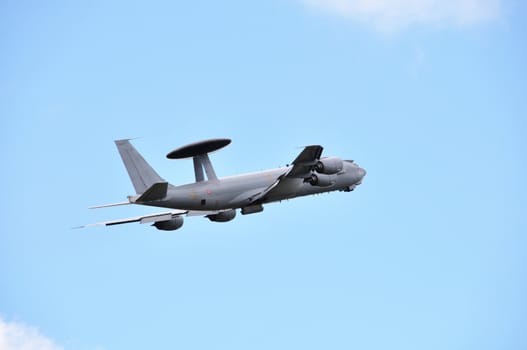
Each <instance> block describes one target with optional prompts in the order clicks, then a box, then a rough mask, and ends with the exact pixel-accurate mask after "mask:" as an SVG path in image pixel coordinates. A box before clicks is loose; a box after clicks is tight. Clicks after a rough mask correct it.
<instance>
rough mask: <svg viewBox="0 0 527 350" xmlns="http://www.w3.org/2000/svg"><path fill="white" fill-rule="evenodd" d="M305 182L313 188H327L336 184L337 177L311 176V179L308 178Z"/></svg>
mask: <svg viewBox="0 0 527 350" xmlns="http://www.w3.org/2000/svg"><path fill="white" fill-rule="evenodd" d="M306 181H307V182H309V183H310V184H311V185H313V186H318V187H328V186H331V185H334V184H335V183H336V182H337V177H336V176H335V175H324V174H311V177H308V178H307V179H306Z"/></svg>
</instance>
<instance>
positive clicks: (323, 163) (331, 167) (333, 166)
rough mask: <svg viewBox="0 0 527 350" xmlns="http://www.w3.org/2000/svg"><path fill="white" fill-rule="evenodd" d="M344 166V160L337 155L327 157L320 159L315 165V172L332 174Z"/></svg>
mask: <svg viewBox="0 0 527 350" xmlns="http://www.w3.org/2000/svg"><path fill="white" fill-rule="evenodd" d="M342 168H344V162H343V161H342V159H340V158H337V157H328V158H322V159H320V160H319V161H318V162H317V164H316V165H315V170H316V171H317V173H321V174H328V175H333V174H336V173H338V172H339V171H341V170H342Z"/></svg>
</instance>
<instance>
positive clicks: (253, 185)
mask: <svg viewBox="0 0 527 350" xmlns="http://www.w3.org/2000/svg"><path fill="white" fill-rule="evenodd" d="M291 168H292V167H291V166H289V167H283V168H277V169H271V170H265V171H261V172H255V173H249V174H242V175H236V176H229V177H224V178H220V179H216V180H208V181H201V182H196V183H191V184H186V185H181V186H172V185H169V187H168V191H167V195H166V197H165V198H164V199H162V200H156V201H151V202H147V203H141V204H144V205H149V206H156V207H165V208H173V209H184V210H225V209H236V208H243V207H246V206H248V205H254V204H264V203H270V202H276V201H281V200H284V199H290V198H295V197H300V196H307V195H312V194H317V193H323V192H330V191H338V190H340V191H351V190H353V188H354V187H355V186H356V185H358V184H360V182H361V180H362V177H363V176H364V174H365V171H364V170H363V169H362V168H360V167H359V166H357V165H356V164H355V163H353V162H352V161H344V167H343V169H342V170H341V171H340V172H338V173H336V174H333V175H324V176H326V177H330V179H331V183H330V184H329V185H327V186H317V185H312V184H310V183H309V182H306V181H305V180H304V178H288V177H285V178H283V179H282V180H281V182H282V183H281V184H280V186H279V187H277V188H276V190H274V191H271V192H270V193H269V194H268V195H265V196H263V197H262V198H261V199H259V200H258V201H256V202H253V201H251V200H250V199H248V198H251V197H252V196H255V195H258V194H259V193H261V192H263V191H265V190H266V189H268V188H269V187H270V186H273V184H275V183H276V181H277V179H278V178H280V177H281V176H283V175H284V174H286V173H287V172H288V171H289V170H290V169H291Z"/></svg>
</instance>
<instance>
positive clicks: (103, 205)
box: [88, 201, 132, 209]
mask: <svg viewBox="0 0 527 350" xmlns="http://www.w3.org/2000/svg"><path fill="white" fill-rule="evenodd" d="M128 204H132V203H130V202H129V201H128V202H119V203H111V204H102V205H95V206H93V207H89V208H88V209H99V208H109V207H117V206H119V205H128Z"/></svg>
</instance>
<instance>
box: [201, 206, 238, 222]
mask: <svg viewBox="0 0 527 350" xmlns="http://www.w3.org/2000/svg"><path fill="white" fill-rule="evenodd" d="M235 217H236V210H234V209H229V210H225V211H222V212H221V213H218V214H212V215H207V218H208V219H209V220H210V221H214V222H227V221H231V220H232V219H234V218H235Z"/></svg>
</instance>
